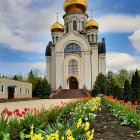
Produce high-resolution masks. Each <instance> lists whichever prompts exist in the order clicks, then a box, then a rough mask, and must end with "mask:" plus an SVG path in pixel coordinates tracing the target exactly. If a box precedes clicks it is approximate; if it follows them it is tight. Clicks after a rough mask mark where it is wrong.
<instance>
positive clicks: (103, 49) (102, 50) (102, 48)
mask: <svg viewBox="0 0 140 140" xmlns="http://www.w3.org/2000/svg"><path fill="white" fill-rule="evenodd" d="M98 53H99V54H102V53H105V54H106V45H105V38H102V42H99V43H98Z"/></svg>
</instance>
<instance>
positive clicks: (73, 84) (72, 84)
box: [69, 77, 78, 89]
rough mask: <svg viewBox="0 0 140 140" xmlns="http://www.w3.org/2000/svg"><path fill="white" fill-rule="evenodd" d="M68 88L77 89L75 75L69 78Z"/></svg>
mask: <svg viewBox="0 0 140 140" xmlns="http://www.w3.org/2000/svg"><path fill="white" fill-rule="evenodd" d="M69 88H70V89H78V81H77V79H76V78H75V77H71V78H70V79H69Z"/></svg>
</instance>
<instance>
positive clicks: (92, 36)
mask: <svg viewBox="0 0 140 140" xmlns="http://www.w3.org/2000/svg"><path fill="white" fill-rule="evenodd" d="M91 38H92V39H91V40H92V42H94V34H92V35H91Z"/></svg>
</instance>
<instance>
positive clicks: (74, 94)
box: [58, 89, 87, 99]
mask: <svg viewBox="0 0 140 140" xmlns="http://www.w3.org/2000/svg"><path fill="white" fill-rule="evenodd" d="M83 97H87V95H86V93H85V92H84V90H83V89H69V90H64V89H63V90H62V91H61V92H60V93H59V96H58V98H59V99H75V98H83Z"/></svg>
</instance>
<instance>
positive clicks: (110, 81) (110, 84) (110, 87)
mask: <svg viewBox="0 0 140 140" xmlns="http://www.w3.org/2000/svg"><path fill="white" fill-rule="evenodd" d="M114 94H115V80H114V73H113V72H112V71H109V72H108V74H107V95H108V96H109V95H111V96H113V95H114Z"/></svg>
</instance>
